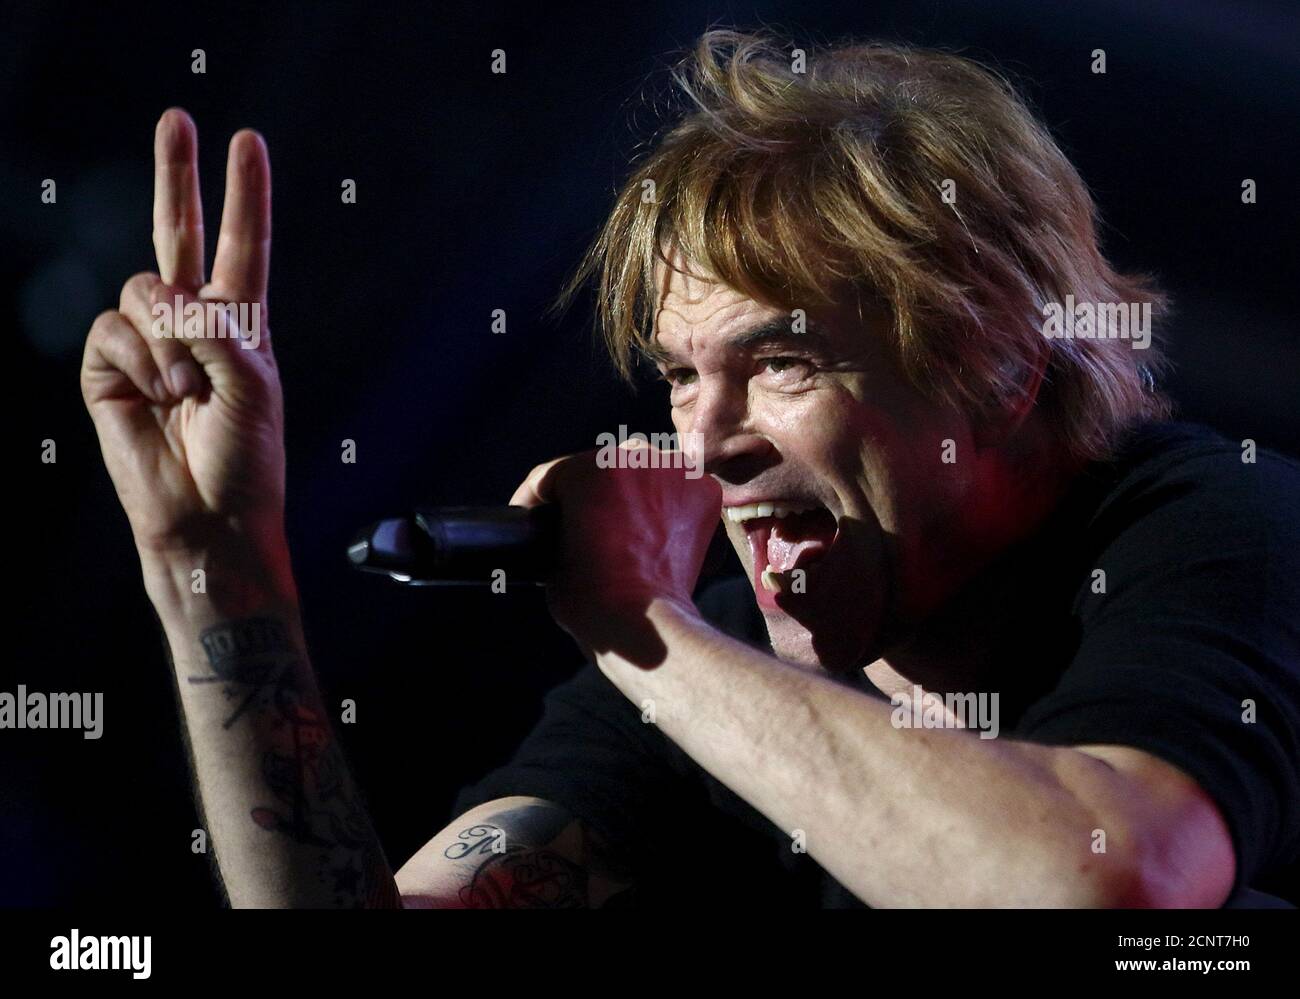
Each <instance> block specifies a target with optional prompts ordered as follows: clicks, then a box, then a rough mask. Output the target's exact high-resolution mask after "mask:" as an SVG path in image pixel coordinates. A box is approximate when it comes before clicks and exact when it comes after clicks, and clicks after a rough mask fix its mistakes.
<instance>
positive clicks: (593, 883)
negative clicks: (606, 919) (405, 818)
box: [397, 797, 632, 909]
mask: <svg viewBox="0 0 1300 999" xmlns="http://www.w3.org/2000/svg"><path fill="white" fill-rule="evenodd" d="M397 885H398V888H399V889H400V890H401V892H402V900H403V904H404V905H405V907H406V908H408V909H416V908H421V909H587V908H590V909H598V908H603V907H605V906H608V905H615V904H618V903H619V902H625V901H627V900H628V898H629V897H630V892H631V888H632V878H631V874H630V873H629V872H628V871H627V870H626V869H625V868H624V867H623V866H622V865H621V864H620V863H619V862H618V861H616V860H615V859H614V857H613V855H612V853H611V851H610V850H609V848H608V845H607V844H606V843H605V842H604V841H603V840H602V839H601V837H600V836H599V835H598V834H596V833H595V832H594V831H593V830H591V829H589V828H587V826H586V825H585V824H584V823H582V822H581V821H579V820H577V819H575V818H573V817H572V816H571V815H570V814H569V813H568V812H567V811H565V810H564V809H563V808H561V807H560V806H559V805H556V804H553V803H551V802H549V801H545V800H543V799H541V798H531V797H511V798H500V799H497V800H496V801H489V802H485V803H484V804H482V805H479V806H478V807H477V808H473V809H471V810H470V811H468V812H466V813H465V814H464V815H462V816H460V818H458V819H457V820H456V821H454V822H452V823H451V824H449V825H448V826H447V827H446V828H445V829H443V830H442V832H440V833H438V835H437V836H435V837H434V838H433V839H431V840H430V841H429V842H428V843H426V844H425V845H424V847H423V848H421V849H420V851H419V852H418V853H416V854H415V856H413V857H412V858H411V859H410V860H409V861H407V862H406V864H405V865H404V866H403V867H402V869H401V870H400V871H398V872H397Z"/></svg>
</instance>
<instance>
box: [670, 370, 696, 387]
mask: <svg viewBox="0 0 1300 999" xmlns="http://www.w3.org/2000/svg"><path fill="white" fill-rule="evenodd" d="M662 377H663V380H664V381H666V382H667V383H668V384H669V385H690V384H693V383H694V381H695V379H696V378H697V377H698V376H697V375H696V373H695V372H694V371H692V370H691V369H690V368H669V369H668V370H667V371H665V372H664V373H663V376H662Z"/></svg>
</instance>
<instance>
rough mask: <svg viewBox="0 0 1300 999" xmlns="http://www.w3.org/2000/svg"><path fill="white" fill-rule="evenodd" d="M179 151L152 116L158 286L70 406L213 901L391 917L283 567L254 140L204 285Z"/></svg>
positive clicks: (132, 301)
mask: <svg viewBox="0 0 1300 999" xmlns="http://www.w3.org/2000/svg"><path fill="white" fill-rule="evenodd" d="M197 142H198V138H197V134H196V132H195V128H194V123H193V122H192V121H191V120H190V118H189V116H188V115H186V114H184V113H183V112H181V111H179V110H175V109H173V110H171V111H168V112H166V113H165V114H164V115H163V116H162V118H161V120H160V121H159V123H158V128H157V130H156V133H155V136H154V168H155V170H154V209H153V223H154V247H155V250H156V252H157V257H158V270H159V273H157V274H138V275H136V276H135V277H133V278H131V279H130V280H129V281H127V282H126V285H125V286H124V287H123V289H122V294H121V297H120V299H119V302H118V306H117V308H116V309H112V310H109V311H106V312H104V313H102V314H101V315H100V316H99V317H98V318H97V319H96V321H95V323H94V325H93V326H92V327H91V331H90V335H89V337H88V338H87V341H86V351H85V355H84V358H83V362H82V369H81V389H82V394H83V397H84V398H85V401H86V407H87V409H88V410H89V412H90V415H91V418H92V419H93V420H94V423H95V430H96V433H97V435H98V437H99V443H100V450H101V451H102V453H103V456H104V463H105V465H106V466H107V468H108V472H109V475H110V476H111V478H112V480H113V485H114V487H115V488H116V490H117V495H118V499H119V500H120V501H121V503H122V507H123V509H124V510H125V512H126V515H127V519H128V521H129V522H130V525H131V531H132V534H133V536H134V539H135V543H136V548H137V550H138V552H139V555H140V565H141V569H142V572H143V577H144V583H145V588H146V589H147V591H148V593H149V597H150V599H151V600H152V601H153V605H154V608H155V610H157V612H158V616H159V618H160V620H161V621H162V624H163V628H164V631H165V632H166V637H167V643H168V646H169V648H170V651H171V657H172V660H173V663H174V667H175V669H176V672H177V681H178V687H179V691H180V701H181V710H182V714H183V721H184V725H185V731H186V733H187V736H188V740H189V743H190V747H191V753H192V756H193V765H194V771H195V779H196V782H197V784H198V789H199V794H200V799H201V802H202V807H203V810H204V812H205V815H206V821H207V822H208V823H209V825H210V828H209V832H210V834H211V842H212V846H213V849H214V851H215V854H216V857H217V860H218V862H219V865H220V870H221V874H222V876H223V877H224V880H225V883H226V887H227V890H228V892H229V895H230V900H231V902H232V903H233V904H234V905H239V906H244V905H251V906H329V907H332V906H349V907H351V906H395V905H397V904H398V896H397V892H396V887H395V884H394V881H393V877H392V873H391V871H390V870H389V868H388V865H387V863H386V862H385V860H384V856H383V853H382V851H381V850H380V848H379V843H378V842H377V840H376V838H375V835H374V832H373V830H372V829H371V828H370V823H369V820H368V819H367V817H366V814H365V812H364V810H363V809H362V807H361V804H360V799H359V795H358V793H357V788H356V785H355V783H354V781H353V779H352V777H351V775H350V774H349V773H348V769H347V767H346V765H345V764H344V760H343V754H342V752H341V751H340V748H339V745H338V743H337V741H336V740H335V737H334V733H333V732H332V731H331V729H330V725H329V720H328V712H327V711H326V710H325V707H324V705H323V704H322V703H321V697H320V692H319V691H318V690H317V687H316V683H315V680H314V678H313V676H312V672H311V667H310V664H309V663H308V660H307V651H306V647H305V644H304V642H303V636H302V628H301V624H300V621H299V616H298V597H297V591H296V588H295V585H294V581H293V576H292V573H291V571H290V568H289V552H288V546H287V544H286V541H285V532H284V431H283V426H284V422H283V421H284V412H283V410H284V406H283V397H282V394H281V390H280V376H279V369H278V366H277V364H276V360H275V356H274V354H273V352H272V350H271V343H270V330H269V328H268V325H267V324H268V319H267V309H266V305H267V275H268V269H269V265H270V243H271V173H270V160H269V157H268V154H267V149H266V145H265V143H264V142H263V141H262V139H261V137H260V136H258V135H257V134H256V133H253V132H249V131H241V132H239V133H237V134H236V135H235V136H234V138H233V139H232V140H231V143H230V154H229V158H228V162H227V167H226V199H225V208H224V211H223V212H222V216H221V233H220V237H219V238H218V240H217V252H216V258H215V262H214V264H213V268H212V274H211V277H210V279H205V277H204V275H205V266H204V245H203V232H204V229H203V208H202V205H201V204H200V199H199V180H198V158H197ZM217 303H220V304H221V305H225V306H229V307H230V308H229V309H226V308H217V307H216V305H217ZM178 306H179V308H178ZM209 306H212V307H209ZM191 315H194V316H195V317H196V318H197V320H198V321H197V322H195V323H192V322H191V318H190V317H191ZM300 328H302V327H300Z"/></svg>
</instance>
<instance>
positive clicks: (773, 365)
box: [763, 357, 805, 375]
mask: <svg viewBox="0 0 1300 999" xmlns="http://www.w3.org/2000/svg"><path fill="white" fill-rule="evenodd" d="M804 363H805V362H804V361H802V360H800V359H799V358H797V357H765V358H763V367H765V368H767V369H768V370H769V371H772V372H774V373H775V374H778V375H779V374H782V373H784V372H786V371H790V370H791V369H794V368H799V367H802V366H804Z"/></svg>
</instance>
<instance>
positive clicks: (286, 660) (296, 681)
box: [188, 618, 400, 907]
mask: <svg viewBox="0 0 1300 999" xmlns="http://www.w3.org/2000/svg"><path fill="white" fill-rule="evenodd" d="M199 640H200V642H201V643H202V645H203V649H204V651H205V652H206V653H207V657H208V664H209V666H211V668H212V674H211V675H204V676H190V677H189V678H188V679H189V682H190V683H192V684H213V683H220V684H222V685H223V686H222V695H223V696H224V697H225V698H226V700H227V701H229V702H231V703H232V704H233V705H235V706H234V709H233V711H232V712H231V714H230V715H229V716H228V717H227V718H226V719H225V721H223V722H222V727H223V728H226V729H229V728H231V727H232V726H233V725H234V724H235V723H236V722H238V721H239V720H240V719H241V718H247V719H248V724H249V725H250V726H251V727H252V728H253V729H254V730H255V732H256V733H257V734H258V737H259V738H258V744H259V745H261V746H263V747H265V749H264V751H263V753H262V759H261V774H262V779H263V780H264V781H265V783H266V786H267V788H268V789H269V790H270V791H271V793H272V794H273V795H274V796H275V799H276V801H275V803H272V804H267V805H261V806H258V807H255V808H254V809H253V810H252V811H251V813H250V815H251V817H252V819H253V821H254V822H256V823H257V825H259V826H260V827H261V828H263V829H267V830H270V831H272V832H277V833H281V834H283V835H285V836H288V837H289V838H290V839H292V840H293V841H294V842H295V843H298V844H301V845H302V846H305V847H310V848H313V849H315V850H317V851H318V852H317V853H316V868H315V873H316V877H317V878H318V879H319V881H320V883H321V884H322V885H325V886H326V887H327V888H328V889H329V890H330V891H331V892H332V893H333V898H334V902H335V903H336V904H338V905H353V906H362V907H372V906H380V905H389V906H392V905H396V904H399V901H400V900H399V899H398V897H397V892H396V887H395V885H394V883H393V878H392V875H391V873H389V871H388V865H387V862H386V861H385V860H384V857H383V854H382V852H381V851H380V850H379V846H378V843H377V841H376V837H375V834H374V831H373V829H372V828H371V825H370V820H369V818H368V817H367V815H366V812H365V809H364V808H363V806H362V804H361V801H360V798H359V795H358V794H357V793H356V791H355V789H354V788H353V786H352V783H351V781H350V780H349V777H348V773H347V765H346V762H345V760H344V758H343V753H342V749H341V747H339V745H338V744H337V743H336V742H335V741H334V738H333V735H332V733H331V731H330V727H329V724H328V722H327V721H326V719H325V718H324V717H323V715H322V714H321V712H320V710H319V708H318V706H317V705H316V704H315V703H313V700H314V699H312V698H309V697H308V696H306V694H305V693H304V690H303V683H302V681H303V678H304V666H303V662H302V659H301V657H300V656H299V655H298V651H297V649H296V648H295V646H294V644H293V642H292V641H291V640H290V638H289V636H288V632H287V630H286V629H285V627H284V624H283V623H282V622H280V621H277V620H275V619H272V618H253V619H248V620H243V621H233V622H229V623H226V624H221V625H218V626H216V627H214V628H209V629H208V630H206V631H204V632H203V634H202V635H200V638H199Z"/></svg>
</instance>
